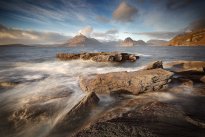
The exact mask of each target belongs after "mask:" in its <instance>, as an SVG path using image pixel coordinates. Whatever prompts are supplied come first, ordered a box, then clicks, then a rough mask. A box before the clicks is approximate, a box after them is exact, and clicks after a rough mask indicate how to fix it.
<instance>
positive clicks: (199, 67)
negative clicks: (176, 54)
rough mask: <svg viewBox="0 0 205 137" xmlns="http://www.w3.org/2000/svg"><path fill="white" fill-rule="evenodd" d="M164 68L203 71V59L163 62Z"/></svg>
mask: <svg viewBox="0 0 205 137" xmlns="http://www.w3.org/2000/svg"><path fill="white" fill-rule="evenodd" d="M164 67H165V68H166V69H169V70H170V71H173V72H187V71H192V72H199V73H204V68H205V62H204V61H172V62H168V63H165V64H164Z"/></svg>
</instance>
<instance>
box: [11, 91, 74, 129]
mask: <svg viewBox="0 0 205 137" xmlns="http://www.w3.org/2000/svg"><path fill="white" fill-rule="evenodd" d="M71 94H72V92H70V91H55V92H50V93H49V94H48V95H38V96H33V97H31V98H29V99H25V100H24V104H23V105H21V107H19V108H16V110H15V111H14V112H13V113H12V115H11V116H10V117H9V121H10V122H12V123H14V124H15V126H18V125H21V124H25V123H28V122H32V123H38V122H40V121H43V120H48V119H49V118H51V117H52V116H53V115H54V114H55V113H56V112H57V111H58V110H59V109H60V108H61V107H63V106H60V105H58V104H59V103H60V102H64V103H66V101H67V99H68V98H69V97H70V95H71Z"/></svg>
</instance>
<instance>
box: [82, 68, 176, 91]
mask: <svg viewBox="0 0 205 137" xmlns="http://www.w3.org/2000/svg"><path fill="white" fill-rule="evenodd" d="M172 75H173V73H172V72H169V71H166V70H163V69H153V70H143V71H134V72H113V73H107V74H98V75H92V76H86V77H81V78H80V87H81V89H82V90H83V91H85V92H96V93H110V94H112V93H131V94H140V93H143V92H148V91H156V90H160V89H162V88H164V87H166V85H167V84H168V83H169V82H170V81H171V77H172Z"/></svg>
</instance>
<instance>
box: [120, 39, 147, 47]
mask: <svg viewBox="0 0 205 137" xmlns="http://www.w3.org/2000/svg"><path fill="white" fill-rule="evenodd" d="M121 45H122V46H126V47H132V46H135V45H146V43H145V42H144V41H143V40H138V41H135V40H133V39H131V38H130V37H127V38H126V39H125V40H124V41H122V42H121Z"/></svg>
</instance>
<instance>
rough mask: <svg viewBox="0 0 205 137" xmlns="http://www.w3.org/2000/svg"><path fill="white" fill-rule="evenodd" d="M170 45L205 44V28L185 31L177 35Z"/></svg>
mask: <svg viewBox="0 0 205 137" xmlns="http://www.w3.org/2000/svg"><path fill="white" fill-rule="evenodd" d="M167 45H168V46H205V29H200V30H195V31H192V32H185V33H183V34H180V35H178V36H175V37H174V38H173V39H172V40H170V41H169V43H168V44H167Z"/></svg>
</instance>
